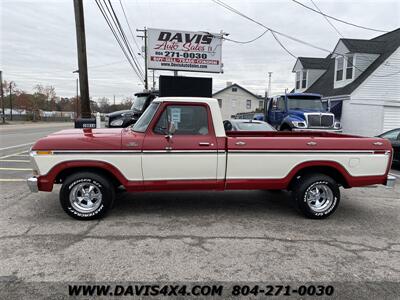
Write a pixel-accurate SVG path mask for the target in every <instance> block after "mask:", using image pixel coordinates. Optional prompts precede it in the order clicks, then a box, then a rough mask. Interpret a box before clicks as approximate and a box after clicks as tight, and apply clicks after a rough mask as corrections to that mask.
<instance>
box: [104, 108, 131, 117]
mask: <svg viewBox="0 0 400 300" xmlns="http://www.w3.org/2000/svg"><path fill="white" fill-rule="evenodd" d="M126 113H129V114H133V111H132V110H130V109H126V110H118V111H113V112H111V113H108V114H106V116H107V117H111V118H112V117H118V116H121V115H122V114H126Z"/></svg>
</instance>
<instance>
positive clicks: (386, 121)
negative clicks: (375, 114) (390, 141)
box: [383, 106, 400, 132]
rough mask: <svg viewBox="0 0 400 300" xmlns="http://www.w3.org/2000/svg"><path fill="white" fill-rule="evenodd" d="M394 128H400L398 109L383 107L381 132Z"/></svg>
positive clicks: (399, 108) (399, 112) (399, 110)
mask: <svg viewBox="0 0 400 300" xmlns="http://www.w3.org/2000/svg"><path fill="white" fill-rule="evenodd" d="M394 128H400V107H393V106H392V107H387V106H385V108H384V114H383V132H385V131H388V130H391V129H394Z"/></svg>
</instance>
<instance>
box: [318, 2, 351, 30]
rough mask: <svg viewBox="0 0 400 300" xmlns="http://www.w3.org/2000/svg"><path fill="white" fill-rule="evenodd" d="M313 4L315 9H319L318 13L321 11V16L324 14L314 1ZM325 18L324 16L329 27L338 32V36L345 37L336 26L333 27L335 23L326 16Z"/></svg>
mask: <svg viewBox="0 0 400 300" xmlns="http://www.w3.org/2000/svg"><path fill="white" fill-rule="evenodd" d="M311 2H312V4H313V5H314V6H315V8H316V9H318V11H319V12H320V13H321V14H323V12H322V10H320V9H319V7H318V6H317V4H316V3H315V2H314V1H313V0H311ZM323 16H324V18H325V20H326V21H327V22H328V23H329V25H331V27H332V28H333V29H334V30H335V31H336V32H337V34H338V35H339V36H341V37H344V36H343V34H341V33H340V31H339V29H337V28H336V26H335V25H333V23H332V22H331V21H330V20H329V19H328V17H327V16H325V15H323Z"/></svg>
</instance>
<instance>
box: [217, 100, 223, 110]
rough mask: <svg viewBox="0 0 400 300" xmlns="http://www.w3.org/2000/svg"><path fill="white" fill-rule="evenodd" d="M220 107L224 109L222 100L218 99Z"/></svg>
mask: <svg viewBox="0 0 400 300" xmlns="http://www.w3.org/2000/svg"><path fill="white" fill-rule="evenodd" d="M218 105H219V107H220V108H221V107H222V99H218Z"/></svg>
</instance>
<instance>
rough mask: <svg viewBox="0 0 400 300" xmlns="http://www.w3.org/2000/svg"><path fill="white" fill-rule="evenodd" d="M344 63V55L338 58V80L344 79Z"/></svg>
mask: <svg viewBox="0 0 400 300" xmlns="http://www.w3.org/2000/svg"><path fill="white" fill-rule="evenodd" d="M343 63H344V59H343V57H342V56H340V57H338V58H337V59H336V81H340V80H343Z"/></svg>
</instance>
